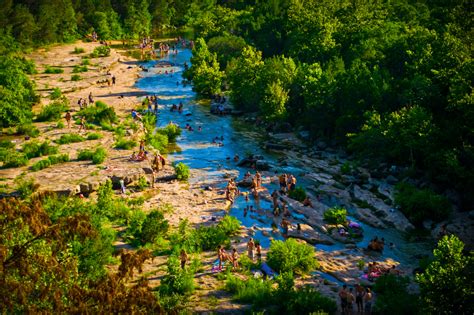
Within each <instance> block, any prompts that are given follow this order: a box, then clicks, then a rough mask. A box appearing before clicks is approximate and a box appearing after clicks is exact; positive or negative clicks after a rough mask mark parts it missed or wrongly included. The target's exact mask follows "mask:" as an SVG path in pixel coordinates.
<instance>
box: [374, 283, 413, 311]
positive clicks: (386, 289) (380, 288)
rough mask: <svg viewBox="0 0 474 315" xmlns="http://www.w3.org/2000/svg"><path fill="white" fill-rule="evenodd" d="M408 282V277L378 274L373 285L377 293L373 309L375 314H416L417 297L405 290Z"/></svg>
mask: <svg viewBox="0 0 474 315" xmlns="http://www.w3.org/2000/svg"><path fill="white" fill-rule="evenodd" d="M409 283H410V279H409V278H408V277H401V276H395V275H382V276H380V277H379V278H378V279H377V281H376V282H375V286H374V292H375V293H376V294H377V299H376V300H375V305H374V311H375V312H377V314H417V313H418V312H417V310H418V309H419V302H418V298H417V296H416V295H412V294H409V293H408V292H407V287H408V284H409Z"/></svg>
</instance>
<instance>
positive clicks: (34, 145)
mask: <svg viewBox="0 0 474 315" xmlns="http://www.w3.org/2000/svg"><path fill="white" fill-rule="evenodd" d="M22 151H23V154H24V155H25V156H26V157H27V158H28V159H32V158H35V157H38V156H43V155H50V154H56V153H58V147H57V146H52V145H50V144H49V141H44V142H43V143H40V142H38V141H30V142H25V143H24V144H23V146H22Z"/></svg>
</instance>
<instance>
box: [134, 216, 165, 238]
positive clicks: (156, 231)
mask: <svg viewBox="0 0 474 315" xmlns="http://www.w3.org/2000/svg"><path fill="white" fill-rule="evenodd" d="M168 228H169V224H168V221H167V220H165V217H164V216H163V212H161V211H158V210H152V211H151V212H150V213H148V214H147V215H146V218H145V220H144V221H143V223H142V225H141V229H140V230H139V231H137V234H135V235H134V236H135V239H137V240H138V241H139V242H140V244H142V245H144V244H146V243H154V242H155V241H156V240H157V239H158V238H159V237H163V236H165V235H166V233H167V232H168Z"/></svg>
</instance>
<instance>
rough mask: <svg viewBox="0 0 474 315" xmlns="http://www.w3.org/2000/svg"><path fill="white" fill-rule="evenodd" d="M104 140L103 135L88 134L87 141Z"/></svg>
mask: <svg viewBox="0 0 474 315" xmlns="http://www.w3.org/2000/svg"><path fill="white" fill-rule="evenodd" d="M97 139H102V135H101V134H100V133H96V132H91V133H88V134H87V140H97Z"/></svg>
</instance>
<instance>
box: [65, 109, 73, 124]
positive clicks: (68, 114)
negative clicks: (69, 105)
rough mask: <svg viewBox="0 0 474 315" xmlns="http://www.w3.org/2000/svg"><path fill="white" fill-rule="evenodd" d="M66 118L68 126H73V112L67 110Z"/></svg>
mask: <svg viewBox="0 0 474 315" xmlns="http://www.w3.org/2000/svg"><path fill="white" fill-rule="evenodd" d="M64 118H65V119H66V123H67V127H68V128H71V118H72V117H71V112H70V111H67V112H66V116H65V117H64Z"/></svg>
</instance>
